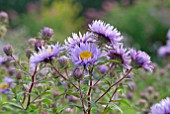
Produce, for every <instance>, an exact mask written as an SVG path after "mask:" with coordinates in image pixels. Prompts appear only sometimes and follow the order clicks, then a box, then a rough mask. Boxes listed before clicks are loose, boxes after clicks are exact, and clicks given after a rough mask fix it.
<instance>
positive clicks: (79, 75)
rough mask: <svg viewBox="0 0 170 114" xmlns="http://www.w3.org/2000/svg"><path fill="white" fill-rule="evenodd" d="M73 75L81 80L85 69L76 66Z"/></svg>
mask: <svg viewBox="0 0 170 114" xmlns="http://www.w3.org/2000/svg"><path fill="white" fill-rule="evenodd" d="M73 76H74V79H75V80H78V81H79V80H81V79H82V78H83V76H84V73H83V70H82V69H80V68H75V69H74V71H73Z"/></svg>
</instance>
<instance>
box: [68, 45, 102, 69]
mask: <svg viewBox="0 0 170 114" xmlns="http://www.w3.org/2000/svg"><path fill="white" fill-rule="evenodd" d="M70 55H71V60H72V62H73V63H74V64H75V65H80V66H86V67H88V66H89V65H92V64H95V63H96V62H97V59H98V58H99V57H101V56H102V53H101V51H100V49H99V48H98V47H97V46H96V45H95V44H87V43H86V44H84V43H80V46H78V45H76V46H75V48H74V49H72V50H71V52H70Z"/></svg>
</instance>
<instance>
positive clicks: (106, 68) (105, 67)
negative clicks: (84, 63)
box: [97, 64, 108, 74]
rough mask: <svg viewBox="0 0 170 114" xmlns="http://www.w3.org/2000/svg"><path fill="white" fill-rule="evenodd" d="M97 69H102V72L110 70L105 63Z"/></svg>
mask: <svg viewBox="0 0 170 114" xmlns="http://www.w3.org/2000/svg"><path fill="white" fill-rule="evenodd" d="M97 69H98V70H99V71H100V73H101V74H105V73H106V71H107V70H108V67H107V65H105V64H104V65H99V66H97Z"/></svg>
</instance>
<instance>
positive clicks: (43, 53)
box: [30, 43, 62, 66]
mask: <svg viewBox="0 0 170 114" xmlns="http://www.w3.org/2000/svg"><path fill="white" fill-rule="evenodd" d="M61 51H62V47H61V46H60V45H59V43H56V44H55V45H49V46H48V47H47V48H45V47H42V48H41V49H39V52H38V53H34V54H33V55H32V56H31V57H30V66H35V65H37V64H38V63H40V62H48V61H51V60H52V59H54V58H55V57H57V56H59V54H60V53H61Z"/></svg>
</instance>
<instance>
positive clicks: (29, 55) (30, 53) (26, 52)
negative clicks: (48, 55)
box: [25, 49, 33, 59]
mask: <svg viewBox="0 0 170 114" xmlns="http://www.w3.org/2000/svg"><path fill="white" fill-rule="evenodd" d="M25 54H26V56H27V57H28V59H29V58H30V57H31V55H32V54H33V52H32V51H31V50H30V49H27V50H26V51H25Z"/></svg>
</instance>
